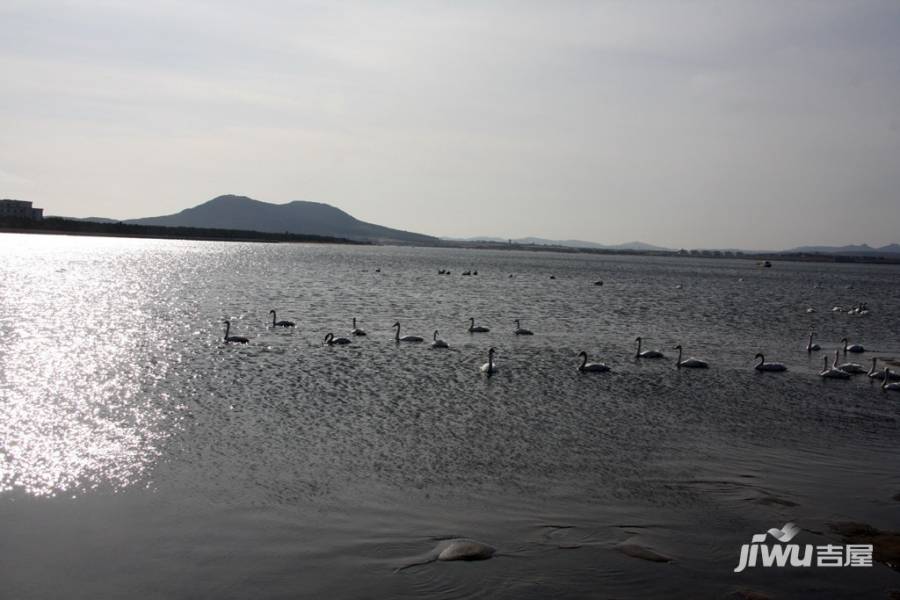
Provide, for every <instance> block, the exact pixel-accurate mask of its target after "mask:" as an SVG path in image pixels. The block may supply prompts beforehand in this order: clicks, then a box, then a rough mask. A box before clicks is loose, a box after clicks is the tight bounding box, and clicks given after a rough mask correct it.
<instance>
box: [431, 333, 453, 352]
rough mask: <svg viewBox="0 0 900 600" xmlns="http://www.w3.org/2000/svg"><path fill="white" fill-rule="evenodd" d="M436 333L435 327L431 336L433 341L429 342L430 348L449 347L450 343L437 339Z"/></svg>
mask: <svg viewBox="0 0 900 600" xmlns="http://www.w3.org/2000/svg"><path fill="white" fill-rule="evenodd" d="M437 334H438V331H437V329H435V330H434V335H433V336H432V339H433V340H434V341H433V342H431V347H432V348H449V347H450V345H449V344H448V343H447V342H445V341H444V340H439V339H438V336H437Z"/></svg>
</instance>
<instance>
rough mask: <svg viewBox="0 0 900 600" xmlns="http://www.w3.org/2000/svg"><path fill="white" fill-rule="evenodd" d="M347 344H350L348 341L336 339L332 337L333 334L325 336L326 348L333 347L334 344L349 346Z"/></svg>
mask: <svg viewBox="0 0 900 600" xmlns="http://www.w3.org/2000/svg"><path fill="white" fill-rule="evenodd" d="M349 343H350V340H348V339H347V338H345V337H339V338H336V337H334V334H333V333H326V334H325V345H326V346H333V345H334V344H338V345H340V346H343V345H344V344H349Z"/></svg>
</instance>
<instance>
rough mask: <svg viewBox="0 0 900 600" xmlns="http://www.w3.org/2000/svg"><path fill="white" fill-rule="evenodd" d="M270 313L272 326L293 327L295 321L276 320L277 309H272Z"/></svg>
mask: <svg viewBox="0 0 900 600" xmlns="http://www.w3.org/2000/svg"><path fill="white" fill-rule="evenodd" d="M269 314H270V315H272V327H293V326H294V322H293V321H276V320H275V311H274V310H270V311H269Z"/></svg>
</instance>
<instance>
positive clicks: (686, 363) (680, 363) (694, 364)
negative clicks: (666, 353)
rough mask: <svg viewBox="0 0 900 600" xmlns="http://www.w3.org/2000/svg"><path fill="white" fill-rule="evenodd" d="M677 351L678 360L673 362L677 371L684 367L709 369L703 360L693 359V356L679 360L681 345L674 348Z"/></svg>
mask: <svg viewBox="0 0 900 600" xmlns="http://www.w3.org/2000/svg"><path fill="white" fill-rule="evenodd" d="M674 349H675V350H678V360H676V361H675V366H676V367H678V368H679V369H680V368H682V367H684V368H686V369H707V368H709V363H707V362H706V361H705V360H700V359H699V358H694V357H693V356H692V357H690V358H686V359H684V360H681V344H678V345H677V346H675V348H674Z"/></svg>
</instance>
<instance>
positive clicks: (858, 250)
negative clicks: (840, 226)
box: [784, 244, 900, 256]
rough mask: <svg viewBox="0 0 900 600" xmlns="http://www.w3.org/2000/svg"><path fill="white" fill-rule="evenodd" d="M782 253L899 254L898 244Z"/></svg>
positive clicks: (820, 248) (820, 247) (800, 248)
mask: <svg viewBox="0 0 900 600" xmlns="http://www.w3.org/2000/svg"><path fill="white" fill-rule="evenodd" d="M784 252H798V253H803V254H867V255H873V256H874V255H878V256H881V255H885V254H900V244H888V245H887V246H882V247H880V248H873V247H872V246H869V245H868V244H853V245H850V246H800V247H798V248H793V249H791V250H785V251H784Z"/></svg>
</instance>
